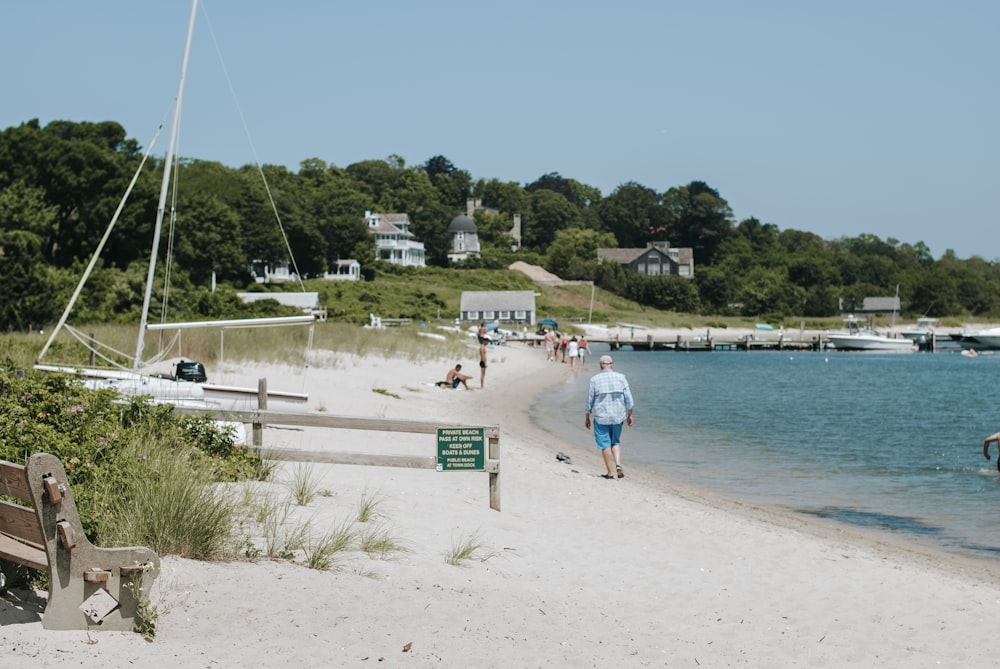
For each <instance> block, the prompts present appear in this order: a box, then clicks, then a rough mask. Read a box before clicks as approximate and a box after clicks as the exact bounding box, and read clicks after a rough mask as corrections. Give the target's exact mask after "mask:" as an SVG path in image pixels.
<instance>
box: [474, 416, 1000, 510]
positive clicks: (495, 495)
mask: <svg viewBox="0 0 1000 669" xmlns="http://www.w3.org/2000/svg"><path fill="white" fill-rule="evenodd" d="M489 442H490V450H489V457H490V459H489V460H488V461H487V463H486V464H487V467H488V468H489V470H488V471H489V473H490V508H491V509H493V510H494V511H499V510H500V431H499V430H492V431H490V432H489ZM998 462H1000V460H998Z"/></svg>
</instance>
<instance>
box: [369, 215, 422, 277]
mask: <svg viewBox="0 0 1000 669" xmlns="http://www.w3.org/2000/svg"><path fill="white" fill-rule="evenodd" d="M365 222H366V223H367V224H368V232H369V233H370V234H372V235H374V236H375V255H376V257H377V258H379V259H380V260H386V261H388V262H391V263H392V264H394V265H407V266H412V267H426V264H425V262H424V243H423V242H418V241H416V237H415V236H414V235H413V233H412V232H410V216H409V214H376V213H373V212H371V211H366V212H365Z"/></svg>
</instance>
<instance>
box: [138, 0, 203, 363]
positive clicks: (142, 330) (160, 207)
mask: <svg viewBox="0 0 1000 669" xmlns="http://www.w3.org/2000/svg"><path fill="white" fill-rule="evenodd" d="M197 12H198V0H191V18H190V19H189V20H188V33H187V42H186V43H185V45H184V61H183V63H182V64H181V80H180V83H179V84H178V85H177V102H176V103H175V104H174V120H173V124H172V125H171V127H170V143H169V144H168V145H167V157H166V159H165V160H164V163H163V181H162V183H161V184H160V201H159V204H157V206H156V224H155V225H154V226H153V248H152V252H151V253H150V256H149V272H148V273H147V274H146V294H145V296H144V297H143V299H142V320H140V322H139V341H138V343H136V345H135V360H134V361H133V363H132V366H133V368H135V369H139V367H141V366H142V348H143V342H144V340H145V339H146V326H147V325H148V324H149V303H150V300H151V298H152V295H153V280H154V275H155V274H156V255H157V253H158V251H159V248H160V231H161V230H162V229H163V214H164V210H165V208H166V203H167V192H168V190H169V185H170V172H171V169H172V167H173V163H174V151H175V150H176V148H177V126H178V125H179V124H180V120H181V100H182V98H183V97H184V79H185V78H186V77H187V66H188V57H189V56H190V54H191V37H192V36H193V35H194V18H195V15H196V14H197Z"/></svg>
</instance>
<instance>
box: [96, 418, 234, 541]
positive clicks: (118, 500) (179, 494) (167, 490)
mask: <svg viewBox="0 0 1000 669" xmlns="http://www.w3.org/2000/svg"><path fill="white" fill-rule="evenodd" d="M157 443H158V436H157V435H156V434H155V433H154V432H150V433H149V434H145V435H136V437H135V438H134V441H133V442H132V443H131V444H129V445H128V447H126V448H125V449H124V450H123V452H122V454H121V455H120V456H119V457H118V461H119V462H121V463H123V465H124V464H125V463H130V462H131V463H134V466H133V467H132V469H133V470H134V471H132V472H131V473H130V472H129V471H127V470H123V471H120V472H119V473H118V475H116V476H114V477H110V478H107V479H104V480H103V481H102V482H101V484H100V485H101V489H99V491H98V493H97V494H96V495H94V500H95V501H94V504H95V507H96V508H95V509H94V511H93V515H94V517H95V518H97V519H99V532H100V535H101V537H102V541H103V542H105V543H108V544H111V545H118V546H143V545H144V546H149V547H150V548H151V549H153V550H154V551H156V552H157V553H159V554H161V555H165V554H171V555H180V556H183V557H189V558H196V559H220V558H223V557H227V556H229V555H231V553H232V549H233V545H234V543H235V519H236V517H237V511H238V504H237V502H235V501H233V500H232V499H231V498H230V497H229V496H228V495H226V494H225V493H224V491H223V490H220V489H219V488H218V487H216V486H214V485H213V481H212V479H211V476H210V473H209V472H208V471H206V470H204V469H198V468H192V467H191V466H190V465H189V460H190V454H186V453H184V452H181V453H178V452H177V451H176V449H173V448H165V447H157Z"/></svg>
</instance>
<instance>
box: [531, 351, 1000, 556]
mask: <svg viewBox="0 0 1000 669" xmlns="http://www.w3.org/2000/svg"><path fill="white" fill-rule="evenodd" d="M605 352H606V351H603V350H600V349H597V350H595V351H594V353H595V354H596V355H600V354H602V353H605ZM596 355H593V356H591V358H590V362H591V364H589V365H588V367H587V368H586V369H585V370H583V371H581V370H576V371H575V372H573V371H571V370H569V369H567V377H566V380H565V382H564V383H562V384H560V385H558V386H556V387H555V388H553V389H551V390H550V391H548V392H547V393H545V394H544V396H541V397H539V398H538V401H537V402H536V404H535V406H534V407H533V409H532V418H533V420H535V421H536V422H537V423H538V425H539V426H541V427H542V428H543V429H546V430H549V431H550V432H552V433H553V434H557V435H558V436H559V437H560V438H563V439H567V440H572V441H574V442H576V443H579V444H581V445H583V446H586V447H588V448H593V449H594V456H593V458H594V459H593V461H592V462H588V461H584V462H578V463H576V464H577V468H578V469H580V470H581V471H585V472H586V471H587V468H588V467H592V469H593V471H594V473H595V474H598V473H601V472H603V467H602V465H601V464H600V460H599V457H598V455H597V452H596V447H594V444H593V439H592V437H591V436H590V434H589V433H588V432H587V431H586V430H584V428H583V410H584V401H585V397H586V389H587V380H588V379H589V377H590V376H591V375H592V374H594V373H596V372H597V365H596V364H593V363H595V362H596ZM614 357H615V370H616V371H619V372H622V373H624V374H625V375H626V376H627V377H628V379H629V384H630V386H631V388H632V392H633V395H634V396H635V400H636V405H637V406H636V424H635V427H634V428H632V429H631V430H628V429H626V431H625V434H624V436H623V438H622V443H623V459H624V462H625V463H626V464H627V465H632V466H636V465H638V466H641V467H643V468H645V469H651V470H656V471H659V472H661V473H663V474H665V475H667V476H668V477H670V478H673V479H675V480H679V481H684V482H687V483H690V484H694V485H697V486H701V487H703V488H708V489H711V490H714V491H717V492H720V493H722V494H724V495H726V496H727V497H730V498H733V499H739V500H744V501H747V502H751V503H755V504H764V505H775V506H781V507H785V508H787V509H791V510H793V511H795V512H798V513H803V514H810V515H815V516H820V517H823V518H827V519H831V520H834V521H839V522H844V523H849V524H855V525H860V526H864V527H867V528H872V529H875V530H877V531H884V532H891V533H897V534H904V535H908V537H909V538H913V539H918V540H921V541H929V542H933V543H934V544H936V545H937V546H939V547H941V548H944V549H946V550H952V551H959V552H968V553H974V554H978V555H980V556H982V555H995V556H998V557H1000V477H998V472H997V469H996V459H997V447H996V446H991V448H990V452H991V455H992V457H993V459H992V461H989V462H987V461H986V460H985V459H984V458H983V456H982V443H983V439H984V438H985V437H986V436H987V435H989V434H992V433H993V432H996V431H998V430H1000V406H998V398H1000V387H998V383H1000V354H994V355H989V354H987V355H981V356H979V357H978V358H967V357H964V356H962V355H960V354H959V353H958V352H936V353H902V354H901V353H849V352H839V353H838V352H777V351H754V352H736V351H732V352H729V351H719V352H713V353H705V352H696V353H691V352H673V351H653V352H650V351H630V350H623V351H619V352H616V353H614ZM564 366H565V367H568V365H564ZM626 471H627V468H626Z"/></svg>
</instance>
